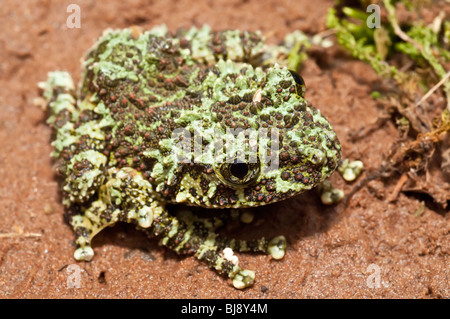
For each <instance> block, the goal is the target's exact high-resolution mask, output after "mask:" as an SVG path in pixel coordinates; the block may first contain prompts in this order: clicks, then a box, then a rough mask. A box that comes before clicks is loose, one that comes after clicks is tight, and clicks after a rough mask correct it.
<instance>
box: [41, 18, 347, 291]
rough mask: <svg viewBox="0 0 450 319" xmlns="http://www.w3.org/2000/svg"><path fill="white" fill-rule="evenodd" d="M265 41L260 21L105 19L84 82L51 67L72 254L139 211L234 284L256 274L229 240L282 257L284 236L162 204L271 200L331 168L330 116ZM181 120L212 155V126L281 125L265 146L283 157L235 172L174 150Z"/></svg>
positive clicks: (166, 240) (82, 255)
mask: <svg viewBox="0 0 450 319" xmlns="http://www.w3.org/2000/svg"><path fill="white" fill-rule="evenodd" d="M267 48H268V46H266V45H265V44H264V41H263V39H262V37H261V35H260V34H258V33H251V32H241V31H223V32H212V31H210V29H209V28H208V27H204V28H203V29H200V30H198V29H195V28H193V29H190V30H187V31H183V30H180V31H178V32H177V33H176V34H170V33H168V32H167V31H166V30H165V29H164V28H158V29H153V30H151V31H148V32H143V33H141V32H138V31H137V30H135V29H125V30H119V31H107V32H105V34H104V35H103V36H102V37H101V38H100V39H99V41H98V42H97V43H96V44H95V46H94V47H93V48H92V49H91V50H90V51H89V52H88V53H87V56H86V58H85V62H84V66H83V72H84V73H83V76H82V79H81V82H80V85H79V88H78V91H77V92H75V89H74V85H73V83H72V79H71V77H70V75H69V74H67V73H65V72H53V73H50V74H49V79H48V80H47V82H46V83H43V84H41V87H42V88H43V89H44V97H45V98H46V100H47V103H48V109H49V119H48V123H49V124H50V125H51V126H52V127H53V129H54V132H55V134H54V141H53V143H52V145H53V146H54V152H53V156H54V157H55V158H57V160H58V162H57V164H58V165H57V169H58V172H59V173H60V174H61V175H62V176H63V179H64V182H63V195H64V199H63V202H64V205H65V206H66V207H67V212H68V215H69V217H70V221H71V224H72V226H73V229H74V231H75V233H76V235H77V241H76V243H77V246H78V249H77V250H76V252H75V258H77V259H78V260H90V259H91V258H92V257H93V250H92V248H91V247H90V243H91V240H92V238H93V237H94V236H95V235H96V234H97V233H98V232H99V231H100V230H101V229H103V228H104V227H106V226H108V225H112V224H114V223H115V222H117V221H125V222H131V223H135V224H136V225H137V226H138V227H140V228H141V229H145V230H146V231H147V232H148V233H149V234H151V235H155V236H158V237H159V238H160V239H161V243H162V244H164V245H166V246H167V247H169V248H171V249H173V250H175V251H176V252H178V253H185V254H194V255H195V256H196V257H198V258H199V259H202V260H205V261H206V262H207V263H208V264H209V265H210V266H211V267H213V268H215V269H217V270H218V271H219V272H221V273H225V274H227V275H228V276H229V277H230V278H231V279H233V284H234V285H235V287H237V288H244V287H247V286H249V285H251V283H252V282H253V278H254V274H253V273H252V272H250V271H247V270H243V269H241V268H240V267H239V266H238V265H237V264H236V263H233V262H232V261H231V260H229V258H228V259H227V258H225V257H224V256H223V255H222V251H223V249H224V248H225V247H231V248H232V249H234V250H236V251H261V252H266V253H270V254H272V255H273V256H274V257H275V258H281V257H282V255H283V254H284V246H285V240H284V238H283V237H277V238H276V239H275V240H274V241H267V240H265V239H264V238H261V239H258V240H254V241H247V242H245V241H239V240H233V239H227V238H221V237H219V236H217V235H216V233H215V229H216V228H217V227H218V226H219V225H220V224H221V222H220V221H219V220H218V219H214V220H208V219H201V218H197V217H194V216H193V215H192V214H190V213H182V214H181V216H177V215H175V214H170V213H169V212H168V211H167V209H166V205H167V204H175V203H183V204H186V205H191V206H200V207H205V208H245V207H252V206H260V205H265V204H269V203H273V202H276V201H279V200H283V199H286V198H288V197H291V196H293V195H296V194H299V193H301V192H303V191H306V190H309V189H311V188H313V187H314V186H316V185H317V184H319V183H321V182H322V181H323V180H324V179H326V178H327V177H328V176H329V175H330V174H331V173H332V172H333V171H334V170H335V169H336V166H337V164H338V163H339V160H340V144H339V141H338V139H337V137H336V134H335V133H334V131H333V129H332V128H331V125H330V124H329V123H328V122H327V120H326V119H325V118H324V117H323V116H322V115H321V114H320V112H319V111H318V110H317V109H316V108H315V107H313V106H312V105H311V104H309V103H308V102H307V101H306V100H305V99H304V85H303V83H302V82H301V80H300V78H299V77H295V76H294V75H293V73H291V72H290V71H289V70H287V69H286V68H283V67H280V66H278V65H272V66H270V65H269V66H268V65H265V64H264V62H265V61H267V60H270V59H273V56H269V54H268V53H267V52H268V50H267ZM294 77H295V78H294ZM180 128H183V129H185V130H187V131H188V132H190V133H191V134H192V136H194V134H199V132H200V134H201V137H202V139H203V141H206V142H205V143H203V144H200V145H202V151H203V152H204V153H205V154H206V157H208V155H211V154H212V153H211V152H212V151H211V150H209V149H207V148H206V147H205V145H206V144H207V143H208V142H211V137H212V136H213V132H214V130H215V131H216V132H222V133H223V134H222V135H221V136H225V132H226V130H227V128H228V129H235V130H236V129H255V130H258V129H261V128H266V129H271V128H277V129H278V132H279V136H278V140H279V148H278V149H279V151H276V152H275V154H273V153H269V154H268V155H270V156H272V158H276V159H277V162H276V163H277V164H278V168H277V169H275V170H270V169H268V167H266V166H267V164H266V161H265V160H264V156H263V155H264V154H260V153H258V161H257V163H256V164H248V166H246V169H245V170H244V173H242V174H237V176H235V175H236V174H235V173H233V171H232V169H231V164H227V163H225V164H222V163H221V162H218V161H217V160H212V161H211V160H209V161H208V160H205V159H204V160H203V161H199V162H195V161H194V162H193V163H188V162H185V161H179V160H178V158H177V157H176V155H174V152H173V151H172V150H173V149H175V147H176V146H177V145H182V143H183V140H180V139H179V138H176V139H175V138H174V135H173V132H174V131H176V130H177V129H180ZM224 139H225V138H224ZM180 143H181V144H180ZM260 143H263V142H260ZM264 143H268V144H267V147H270V142H264ZM192 144H193V143H192ZM189 147H190V146H188V148H189ZM193 148H194V146H193V145H192V150H193ZM208 152H209V153H208ZM244 152H245V151H244ZM209 158H210V159H211V158H213V157H209ZM244 165H246V164H244ZM245 173H246V174H245ZM243 175H245V176H243ZM277 247H278V248H277ZM273 249H275V251H277V249H278V250H281V253H279V255H278V256H277V253H276V252H275V253H273Z"/></svg>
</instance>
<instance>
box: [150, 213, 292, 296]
mask: <svg viewBox="0 0 450 319" xmlns="http://www.w3.org/2000/svg"><path fill="white" fill-rule="evenodd" d="M220 225H222V221H221V220H220V219H219V218H200V217H197V216H195V215H194V214H192V213H191V212H190V211H187V210H183V211H181V212H179V213H178V214H177V216H172V215H169V214H168V213H167V212H163V215H161V216H160V217H159V218H157V219H155V222H154V226H153V228H152V229H151V231H152V235H154V236H158V237H161V240H160V243H161V244H162V245H164V246H167V247H168V248H170V249H172V250H174V251H175V252H177V253H178V254H190V255H194V256H195V257H196V258H197V259H199V260H202V261H204V262H206V263H207V264H208V266H209V267H210V268H213V269H215V270H216V271H218V272H219V273H221V274H224V275H226V276H228V277H229V278H230V279H231V280H232V282H233V286H234V287H235V288H238V289H243V288H246V287H249V286H250V285H252V284H253V282H254V278H255V273H254V272H253V271H251V270H247V269H242V268H241V267H240V266H239V265H238V259H237V257H236V256H234V251H238V252H249V251H251V252H262V253H266V254H270V255H271V256H272V257H273V258H274V259H281V258H283V256H284V254H285V251H286V239H285V238H284V236H278V237H275V238H273V239H271V240H266V239H265V238H264V237H262V238H259V239H253V240H241V239H235V238H226V237H223V236H219V235H218V234H217V233H216V229H217V227H219V226H220Z"/></svg>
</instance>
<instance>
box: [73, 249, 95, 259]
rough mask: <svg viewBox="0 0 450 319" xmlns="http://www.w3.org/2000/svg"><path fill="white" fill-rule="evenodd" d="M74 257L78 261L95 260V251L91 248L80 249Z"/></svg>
mask: <svg viewBox="0 0 450 319" xmlns="http://www.w3.org/2000/svg"><path fill="white" fill-rule="evenodd" d="M73 256H74V257H75V259H76V260H78V261H90V260H92V258H94V250H93V249H92V247H91V246H84V247H80V248H78V249H76V250H75V253H74V254H73Z"/></svg>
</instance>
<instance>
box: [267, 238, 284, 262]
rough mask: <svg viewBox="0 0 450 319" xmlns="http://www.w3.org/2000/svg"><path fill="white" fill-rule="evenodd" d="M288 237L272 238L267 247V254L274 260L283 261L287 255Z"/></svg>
mask: <svg viewBox="0 0 450 319" xmlns="http://www.w3.org/2000/svg"><path fill="white" fill-rule="evenodd" d="M286 247H287V242H286V237H284V236H277V237H274V238H272V239H271V240H270V241H269V243H268V245H267V252H268V253H269V254H270V255H271V256H272V258H273V259H282V258H283V257H284V254H285V253H286Z"/></svg>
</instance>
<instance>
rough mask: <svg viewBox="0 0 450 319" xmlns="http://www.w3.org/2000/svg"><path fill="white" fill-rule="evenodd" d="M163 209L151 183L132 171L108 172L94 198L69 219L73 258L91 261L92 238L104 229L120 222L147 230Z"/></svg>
mask: <svg viewBox="0 0 450 319" xmlns="http://www.w3.org/2000/svg"><path fill="white" fill-rule="evenodd" d="M163 210H164V207H163V206H162V205H160V203H159V201H158V200H157V199H156V197H155V196H154V193H153V189H152V186H151V184H150V183H149V182H148V181H146V180H144V179H143V178H142V175H141V174H140V173H139V172H137V171H135V170H134V169H132V168H123V169H117V168H111V169H109V171H108V177H107V181H106V182H105V183H104V184H103V185H102V186H101V187H100V188H99V191H98V199H97V200H96V201H94V202H92V204H91V205H90V206H89V207H87V208H86V209H84V210H83V211H82V214H79V215H74V216H72V219H71V222H70V223H71V225H72V227H73V230H74V232H75V234H76V236H77V239H76V244H77V247H78V248H77V249H76V251H75V254H74V257H75V259H77V260H86V261H88V260H91V259H92V257H93V256H94V251H93V249H92V248H91V242H92V239H93V238H94V236H95V235H97V234H98V233H99V232H100V231H101V230H102V229H104V228H105V227H107V226H112V225H114V224H115V223H116V222H118V221H123V222H128V223H134V224H136V225H138V226H139V227H141V228H148V227H150V226H152V223H153V220H154V218H158V217H159V216H160V215H161V213H162V211H163Z"/></svg>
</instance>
